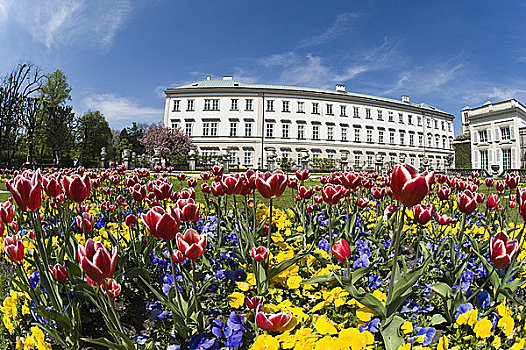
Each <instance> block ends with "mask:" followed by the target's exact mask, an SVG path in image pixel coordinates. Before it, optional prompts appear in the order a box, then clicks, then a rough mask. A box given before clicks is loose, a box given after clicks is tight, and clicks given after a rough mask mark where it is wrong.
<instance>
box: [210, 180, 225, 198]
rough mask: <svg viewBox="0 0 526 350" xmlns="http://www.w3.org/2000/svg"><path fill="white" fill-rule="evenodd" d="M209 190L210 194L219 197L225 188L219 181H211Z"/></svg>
mask: <svg viewBox="0 0 526 350" xmlns="http://www.w3.org/2000/svg"><path fill="white" fill-rule="evenodd" d="M210 190H211V192H212V194H213V195H214V196H216V197H221V196H223V195H224V194H225V188H224V187H223V184H221V182H212V185H211V186H210Z"/></svg>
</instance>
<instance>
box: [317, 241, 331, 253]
mask: <svg viewBox="0 0 526 350" xmlns="http://www.w3.org/2000/svg"><path fill="white" fill-rule="evenodd" d="M318 248H320V249H323V250H325V251H327V252H328V251H329V249H331V244H330V243H329V241H327V240H326V239H325V238H322V239H321V240H320V243H318Z"/></svg>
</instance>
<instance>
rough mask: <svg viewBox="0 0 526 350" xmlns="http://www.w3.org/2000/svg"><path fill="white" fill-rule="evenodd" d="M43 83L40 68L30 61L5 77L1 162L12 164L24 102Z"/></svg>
mask: <svg viewBox="0 0 526 350" xmlns="http://www.w3.org/2000/svg"><path fill="white" fill-rule="evenodd" d="M41 84H42V74H41V72H40V69H39V68H38V67H37V66H36V65H34V64H33V63H30V62H28V63H20V64H18V65H17V66H16V67H15V68H14V69H13V71H12V72H11V73H9V74H8V75H7V76H5V77H4V78H3V81H2V82H1V86H0V162H2V161H3V160H4V159H6V160H7V163H8V164H10V162H11V160H12V159H13V158H14V152H15V151H16V141H17V137H18V134H19V133H20V131H21V126H22V125H21V123H20V121H21V120H20V119H21V117H20V116H21V113H22V111H23V108H24V103H25V102H27V100H26V99H27V98H29V97H32V96H33V94H34V93H35V92H37V91H38V90H39V89H40V87H41ZM4 151H5V156H6V157H5V158H4Z"/></svg>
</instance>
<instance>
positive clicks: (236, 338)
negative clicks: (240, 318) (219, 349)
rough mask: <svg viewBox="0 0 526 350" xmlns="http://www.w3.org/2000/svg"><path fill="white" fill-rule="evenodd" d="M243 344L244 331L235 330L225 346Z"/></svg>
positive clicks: (234, 346)
mask: <svg viewBox="0 0 526 350" xmlns="http://www.w3.org/2000/svg"><path fill="white" fill-rule="evenodd" d="M242 344H243V332H241V331H235V332H234V333H232V335H231V336H230V337H229V338H228V339H227V340H226V342H225V346H226V347H227V348H238V347H240V346H241V345H242Z"/></svg>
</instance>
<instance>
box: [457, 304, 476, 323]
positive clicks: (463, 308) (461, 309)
mask: <svg viewBox="0 0 526 350" xmlns="http://www.w3.org/2000/svg"><path fill="white" fill-rule="evenodd" d="M469 310H473V305H472V304H471V303H465V304H462V305H460V306H459V307H458V308H457V312H456V313H455V320H456V319H457V318H458V316H460V315H462V314H464V313H466V312H468V311H469Z"/></svg>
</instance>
